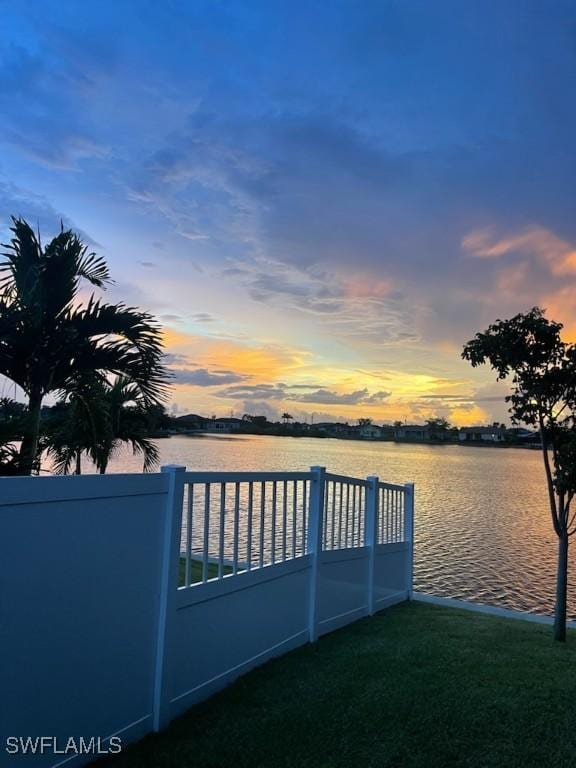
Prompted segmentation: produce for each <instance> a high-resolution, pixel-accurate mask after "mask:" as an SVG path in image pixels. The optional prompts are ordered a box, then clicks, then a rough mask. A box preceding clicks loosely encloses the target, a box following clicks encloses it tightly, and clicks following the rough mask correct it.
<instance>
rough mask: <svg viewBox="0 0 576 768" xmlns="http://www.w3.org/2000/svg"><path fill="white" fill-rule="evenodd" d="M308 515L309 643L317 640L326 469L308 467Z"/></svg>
mask: <svg viewBox="0 0 576 768" xmlns="http://www.w3.org/2000/svg"><path fill="white" fill-rule="evenodd" d="M310 472H311V473H312V479H311V481H310V504H309V509H310V515H309V517H308V554H309V555H311V556H312V563H311V569H310V601H309V613H308V633H309V638H310V642H311V643H314V642H316V640H317V639H318V572H319V569H320V553H321V552H322V526H323V523H324V493H325V485H326V468H325V467H310Z"/></svg>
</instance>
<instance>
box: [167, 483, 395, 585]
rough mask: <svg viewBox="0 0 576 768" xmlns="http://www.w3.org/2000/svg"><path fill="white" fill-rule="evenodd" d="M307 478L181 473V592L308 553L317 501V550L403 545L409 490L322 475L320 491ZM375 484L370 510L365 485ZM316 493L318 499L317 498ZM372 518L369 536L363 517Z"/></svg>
mask: <svg viewBox="0 0 576 768" xmlns="http://www.w3.org/2000/svg"><path fill="white" fill-rule="evenodd" d="M313 478H314V468H312V469H311V470H310V471H309V472H186V473H185V474H184V508H183V515H182V533H181V568H180V571H181V572H180V579H179V586H180V587H181V588H189V587H197V586H199V585H202V584H206V583H207V582H210V581H215V580H221V579H225V578H227V577H230V576H235V575H237V574H238V573H242V572H246V571H253V570H257V569H259V568H264V567H266V566H268V565H275V564H278V563H284V562H286V561H288V560H293V559H295V558H297V557H301V556H303V555H306V554H309V553H310V551H311V549H310V546H309V544H310V535H311V533H310V530H309V528H310V520H311V518H310V509H311V508H312V506H313V505H314V504H315V503H316V504H320V503H322V509H321V514H320V515H319V521H318V524H319V525H320V536H319V541H320V549H321V551H333V550H341V549H354V548H358V547H363V546H366V544H367V543H368V541H369V540H370V542H371V541H372V539H373V540H374V543H375V544H393V543H400V542H403V541H407V540H408V538H407V537H408V533H409V531H408V528H407V524H406V504H405V499H406V495H407V492H408V491H407V488H408V486H404V485H395V484H392V483H383V482H380V481H379V480H378V479H377V478H367V479H360V478H354V477H347V476H345V475H338V474H332V473H327V472H325V471H324V470H322V489H321V498H322V502H320V497H319V494H320V488H319V486H318V485H317V484H316V485H314V484H313V483H312V482H311V481H312V479H313ZM371 482H376V493H375V495H374V500H373V502H372V503H373V505H374V509H373V510H368V504H369V497H370V494H369V488H370V483H371ZM315 494H316V495H317V496H318V498H315ZM371 511H373V512H374V525H375V526H376V528H375V531H374V535H373V536H372V534H371V533H370V535H369V532H368V531H367V523H366V520H367V517H368V516H369V514H370V512H371Z"/></svg>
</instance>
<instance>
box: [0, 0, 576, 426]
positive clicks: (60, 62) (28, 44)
mask: <svg viewBox="0 0 576 768" xmlns="http://www.w3.org/2000/svg"><path fill="white" fill-rule="evenodd" d="M1 8H2V17H3V31H4V34H3V36H2V42H1V43H0V88H1V91H2V95H3V98H2V110H1V111H0V227H1V228H2V229H3V230H5V229H6V227H7V225H8V219H9V216H10V214H16V215H23V216H26V217H28V218H29V219H30V220H33V221H34V222H36V221H37V222H39V224H40V227H41V229H42V230H43V232H45V233H46V235H47V234H48V233H49V232H51V231H53V230H54V228H55V226H57V223H58V221H59V220H60V218H63V219H64V221H65V222H66V223H67V224H69V225H71V226H72V227H74V228H75V229H78V230H80V231H81V232H82V233H83V234H84V236H85V237H86V238H87V239H88V240H89V241H91V242H92V243H93V247H94V248H95V250H97V251H98V252H99V253H102V254H104V255H105V256H106V257H107V258H108V260H109V263H110V266H111V269H112V272H113V275H114V276H115V278H116V284H115V286H114V288H113V289H111V290H110V291H109V293H110V298H111V299H112V300H120V299H122V300H125V301H127V302H129V303H131V304H137V305H140V306H143V307H145V308H147V309H149V310H150V311H152V312H154V313H155V314H156V315H158V316H159V318H160V319H161V322H162V323H163V325H164V327H165V329H166V344H167V348H168V351H169V353H170V362H171V365H172V367H173V368H174V370H175V371H176V375H177V378H176V382H177V385H176V387H175V390H174V404H175V407H176V408H178V409H179V410H182V411H200V412H213V413H217V414H219V415H220V414H227V413H230V412H231V411H234V412H235V413H238V414H241V413H243V412H245V411H248V412H252V413H254V412H260V413H267V414H269V415H274V414H276V413H279V412H280V413H281V412H283V411H284V410H288V411H289V412H291V413H293V414H294V415H300V416H301V417H306V416H308V417H310V416H311V414H312V413H314V414H316V418H321V417H326V418H340V417H341V418H346V419H354V418H357V417H358V416H367V415H368V416H372V417H373V418H374V419H375V420H377V421H382V420H391V419H396V418H402V419H408V420H419V419H421V418H424V417H426V416H429V415H436V414H439V415H445V416H447V417H448V418H450V419H452V420H454V421H456V422H459V423H464V422H468V423H473V422H481V421H485V420H489V419H490V420H491V419H493V418H498V419H501V418H503V417H504V414H505V407H504V406H503V404H502V402H501V397H502V393H503V390H502V388H501V387H499V386H496V385H495V384H494V383H493V380H492V377H491V376H490V374H489V373H488V372H487V371H472V370H471V369H469V367H468V366H467V365H466V364H465V363H464V362H463V361H461V360H460V359H459V354H460V350H461V347H462V344H463V343H464V342H465V341H466V340H467V339H468V338H470V336H471V335H473V333H474V332H475V331H477V330H480V329H481V328H483V327H484V326H485V325H486V324H488V323H489V322H491V321H492V320H494V319H495V318H496V317H504V316H507V315H509V314H510V313H513V312H517V311H522V310H524V309H528V308H529V307H530V306H532V305H533V304H536V303H539V304H542V305H544V306H546V307H547V308H548V311H549V314H550V316H552V317H554V318H556V319H560V320H562V321H563V322H565V323H566V329H567V334H568V337H569V338H576V312H575V311H574V306H575V299H576V245H575V243H576V217H575V215H574V211H575V205H574V204H575V193H574V182H575V178H576V153H575V151H574V137H575V136H576V99H575V98H574V90H575V84H576V9H575V7H574V5H573V3H568V2H556V1H555V0H552V1H551V2H533V1H532V0H523V1H522V2H516V1H515V0H506V2H492V1H491V0H484V1H483V2H473V1H472V0H469V1H467V2H461V1H460V2H456V1H454V2H448V1H445V0H438V2H416V1H414V2H412V1H411V2H405V1H404V2H387V1H386V0H380V2H370V1H369V0H366V1H365V2H362V3H358V2H342V1H337V0H336V1H331V2H329V3H328V2H324V3H309V2H308V3H305V2H275V1H273V0H272V1H268V2H253V1H250V0H246V1H245V2H216V1H215V0H212V2H187V3H185V2H175V1H174V0H168V2H163V3H156V2H154V3H152V2H147V0H140V1H139V2H135V1H133V2H126V1H122V0H121V1H120V2H114V3H112V2H106V1H104V2H100V3H98V4H89V5H86V4H83V3H77V2H74V3H72V2H66V1H65V0H59V2H50V0H43V1H42V2H25V1H24V0H20V2H18V3H17V4H15V3H7V2H5V3H2V4H1Z"/></svg>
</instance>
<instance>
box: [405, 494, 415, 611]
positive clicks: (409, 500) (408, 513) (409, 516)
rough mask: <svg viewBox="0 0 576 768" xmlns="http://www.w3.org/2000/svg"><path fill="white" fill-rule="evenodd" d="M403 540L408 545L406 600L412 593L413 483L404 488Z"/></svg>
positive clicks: (409, 598)
mask: <svg viewBox="0 0 576 768" xmlns="http://www.w3.org/2000/svg"><path fill="white" fill-rule="evenodd" d="M404 540H405V541H406V542H407V544H408V556H407V560H406V589H407V592H408V595H407V598H408V600H412V595H413V592H414V483H406V485H405V486H404Z"/></svg>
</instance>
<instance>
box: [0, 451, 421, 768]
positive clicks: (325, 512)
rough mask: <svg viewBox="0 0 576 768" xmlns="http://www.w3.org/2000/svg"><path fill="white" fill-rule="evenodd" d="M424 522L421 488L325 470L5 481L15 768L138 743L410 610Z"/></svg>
mask: <svg viewBox="0 0 576 768" xmlns="http://www.w3.org/2000/svg"><path fill="white" fill-rule="evenodd" d="M413 509H414V491H413V485H411V484H408V485H393V484H390V483H384V482H381V481H380V480H379V479H378V478H377V477H369V478H367V479H366V480H360V479H355V478H350V477H345V476H341V475H333V474H329V473H327V472H326V471H325V469H324V468H322V467H313V468H312V469H311V470H310V471H309V472H283V473H270V472H262V473H243V472H240V473H238V472H229V473H226V472H224V473H221V472H218V473H216V472H187V471H186V469H185V468H184V467H177V466H169V467H163V469H162V472H161V473H160V474H150V475H109V476H103V477H100V476H97V477H96V476H82V477H66V478H63V477H42V478H5V479H1V480H0V542H1V543H0V546H1V547H2V556H1V558H0V611H1V614H0V643H1V648H2V661H1V662H0V664H1V665H2V669H1V673H2V674H1V677H2V694H3V695H2V697H1V701H0V723H1V724H2V731H3V732H2V745H1V748H2V755H3V757H4V759H5V758H6V751H5V744H6V739H7V738H8V737H23V738H26V737H33V738H35V737H42V736H48V737H52V738H53V739H55V740H56V743H57V744H58V745H59V746H62V745H65V744H66V742H67V740H68V739H69V738H70V737H74V739H75V740H76V742H75V744H76V745H77V744H78V739H79V738H80V737H83V738H84V740H85V741H86V742H87V741H88V740H89V739H91V738H92V737H96V738H100V739H102V744H105V743H106V740H109V739H110V737H112V736H119V737H120V738H121V739H122V741H123V742H124V743H125V742H128V741H131V740H134V739H136V738H139V737H141V736H143V735H144V734H145V733H147V732H149V731H152V730H158V729H160V728H162V727H164V726H165V725H167V724H168V722H169V721H170V720H171V719H172V718H174V717H175V716H177V715H178V714H180V713H181V712H183V711H184V710H185V709H187V708H189V707H190V706H191V705H192V704H194V703H195V702H197V701H199V700H201V699H203V698H206V697H207V696H209V695H210V694H211V693H213V692H215V691H216V690H218V689H220V688H222V687H223V686H225V685H226V684H227V683H229V682H230V681H232V680H233V679H234V678H236V677H238V676H239V675H241V674H243V673H244V672H246V671H248V670H249V669H251V668H252V667H254V666H257V665H258V664H261V663H263V662H264V661H266V660H267V659H269V658H271V657H273V656H277V655H280V654H282V653H285V652H287V651H289V650H291V649H293V648H296V647H298V646H300V645H302V644H304V643H307V642H310V641H312V642H313V641H315V640H316V639H317V638H318V637H319V636H320V635H322V634H324V633H326V632H330V631H332V630H334V629H337V628H339V627H341V626H344V625H345V624H348V623H350V622H352V621H355V620H356V619H358V618H360V617H362V616H367V615H369V614H372V613H374V611H377V610H380V609H382V608H385V607H386V606H389V605H392V604H394V603H397V602H400V601H403V600H406V599H408V598H409V597H410V595H411V590H412V567H413V546H412V541H413V535H412V531H413ZM104 748H105V747H104ZM92 758H93V756H88V757H87V756H86V755H84V756H82V755H77V754H76V753H75V752H74V750H71V752H70V753H60V754H54V751H53V750H50V749H48V750H47V751H45V752H44V754H40V753H39V752H38V751H37V752H36V754H34V755H29V756H28V757H27V758H22V760H23V764H24V762H26V761H27V762H28V764H30V765H32V764H33V765H38V766H56V765H62V764H66V765H73V764H78V765H79V764H81V763H82V762H89V761H90V759H92ZM11 759H12V760H14V759H15V758H11ZM1 760H2V757H0V761H1Z"/></svg>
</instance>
